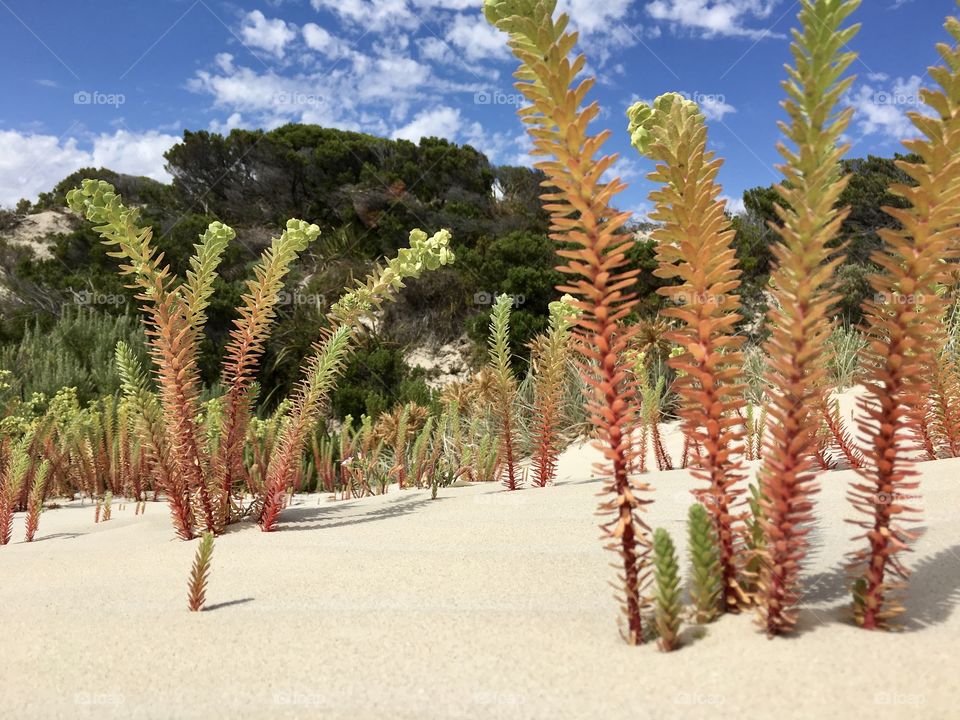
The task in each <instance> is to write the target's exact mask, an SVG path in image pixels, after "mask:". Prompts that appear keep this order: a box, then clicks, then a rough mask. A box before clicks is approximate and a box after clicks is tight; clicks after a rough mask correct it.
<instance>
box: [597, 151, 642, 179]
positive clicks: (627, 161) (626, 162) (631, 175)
mask: <svg viewBox="0 0 960 720" xmlns="http://www.w3.org/2000/svg"><path fill="white" fill-rule="evenodd" d="M640 175H641V171H640V168H639V167H638V166H637V163H636V161H635V160H633V158H631V157H628V156H626V155H623V156H621V157H619V158H617V161H616V162H615V163H614V164H613V165H611V166H610V169H609V170H607V171H606V172H605V173H604V174H603V178H602V179H603V182H610V181H612V180H613V179H614V178H620V179H621V180H622V181H624V182H630V181H632V180H636V179H638V178H639V177H640Z"/></svg>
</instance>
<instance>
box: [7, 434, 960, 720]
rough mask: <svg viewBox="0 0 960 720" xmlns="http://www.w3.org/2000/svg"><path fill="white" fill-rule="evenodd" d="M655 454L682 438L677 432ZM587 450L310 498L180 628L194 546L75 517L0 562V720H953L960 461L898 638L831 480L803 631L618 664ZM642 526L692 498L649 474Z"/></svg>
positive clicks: (228, 571) (933, 478) (121, 524)
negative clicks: (530, 471)
mask: <svg viewBox="0 0 960 720" xmlns="http://www.w3.org/2000/svg"><path fill="white" fill-rule="evenodd" d="M670 440H671V442H673V441H675V438H670ZM595 459H596V454H595V453H594V451H592V450H590V449H586V448H572V449H571V450H569V451H568V452H567V453H566V454H565V455H564V457H563V462H562V464H561V471H560V476H561V477H560V482H559V483H558V484H557V485H556V486H554V487H551V488H547V489H542V490H540V489H527V490H522V491H519V492H515V493H507V492H503V491H501V490H500V489H499V488H498V487H496V486H492V485H486V486H479V485H478V486H470V487H463V488H449V489H445V490H442V491H441V495H440V498H439V499H438V500H436V501H431V500H430V497H429V493H427V492H421V491H402V492H399V491H397V490H396V489H394V490H392V491H391V492H389V493H388V494H387V495H386V496H382V497H375V498H367V499H364V500H356V501H348V502H336V503H333V502H327V501H326V500H324V501H323V502H321V503H318V501H317V499H316V497H309V498H308V497H298V498H296V500H295V505H294V506H293V507H292V508H290V510H289V511H288V512H287V513H286V514H285V515H284V523H283V528H282V531H281V532H277V533H274V534H271V535H266V534H263V533H260V532H259V531H258V530H257V529H256V528H255V527H252V526H241V527H238V528H237V529H235V530H233V531H232V532H230V533H228V534H226V535H225V536H223V537H221V538H219V539H218V540H217V544H216V550H215V552H214V564H213V575H212V578H211V583H210V588H209V593H208V605H209V608H208V611H206V612H203V613H189V612H187V610H186V593H185V590H186V578H187V573H188V570H189V567H190V563H191V561H192V557H193V553H194V550H195V547H196V542H191V543H184V542H180V541H177V540H175V539H174V538H173V534H172V532H171V529H170V525H169V522H168V518H167V513H166V509H165V506H163V505H161V504H150V505H149V506H148V508H147V512H146V514H145V515H144V516H142V517H134V515H133V509H132V506H128V507H127V508H126V509H125V510H123V511H115V513H114V519H112V520H111V521H110V522H108V523H101V524H99V525H94V524H93V508H92V507H91V506H90V505H89V504H88V505H86V506H85V507H80V506H79V505H78V504H77V503H71V504H70V505H68V506H65V507H63V508H61V509H57V510H51V511H48V512H46V513H45V514H44V515H43V518H42V521H41V525H40V532H39V534H38V540H37V541H36V542H34V543H33V544H31V545H26V544H23V543H22V542H20V538H21V537H22V532H23V529H22V523H23V520H22V518H19V517H18V518H17V525H16V528H15V534H14V537H15V542H14V544H11V545H9V546H7V547H4V548H0V622H2V626H3V628H4V631H5V632H4V635H5V639H4V642H3V651H2V655H0V687H2V688H3V703H4V706H3V714H4V716H5V717H11V718H41V717H42V718H51V717H62V718H84V717H106V718H110V717H118V718H121V717H122V718H169V717H174V716H176V717H189V718H220V717H222V718H264V717H270V718H286V717H290V718H300V717H303V718H306V717H311V718H312V717H323V718H372V717H383V718H631V720H638V719H642V718H720V717H722V718H777V719H778V720H789V719H792V718H798V719H799V718H813V717H823V718H848V717H857V716H861V715H869V716H870V717H876V718H887V717H890V718H900V717H902V718H918V717H921V718H951V717H958V716H960V710H958V708H957V701H958V698H960V680H958V674H957V672H956V658H957V650H956V648H957V646H958V644H960V611H958V610H957V608H956V604H957V603H958V602H960V522H958V498H960V460H950V461H940V462H936V463H926V464H924V465H923V466H922V467H923V471H924V488H923V495H924V500H923V503H922V504H923V506H924V508H925V510H924V523H923V525H924V527H925V532H924V534H923V537H922V539H921V540H920V541H919V542H918V543H917V546H916V552H915V553H914V554H913V555H912V556H911V557H910V563H911V565H912V567H913V568H914V569H915V571H916V572H915V576H914V579H913V583H912V585H911V593H910V596H909V597H908V598H907V608H908V615H907V619H908V626H907V628H906V631H905V632H902V633H898V634H883V633H870V632H866V631H863V630H860V629H857V628H855V627H853V626H852V625H850V624H849V622H848V621H847V616H846V610H847V606H848V594H847V590H846V579H845V576H844V573H843V571H842V568H841V564H842V561H843V556H844V554H845V553H846V552H848V551H849V550H851V549H852V547H853V545H852V543H851V541H850V537H851V536H852V535H853V534H854V533H853V532H852V530H853V529H854V528H852V527H851V526H849V525H847V524H846V523H844V522H843V521H844V518H846V517H849V516H850V511H849V508H848V505H847V503H846V501H845V499H844V492H845V486H846V484H847V482H848V481H849V480H850V478H851V474H850V473H849V472H835V473H829V474H826V475H825V476H824V477H823V492H822V493H821V494H820V496H819V499H818V506H819V509H818V515H819V518H820V524H819V526H818V529H817V530H816V533H815V542H816V544H817V550H816V553H815V557H814V558H813V559H812V561H811V562H810V565H809V567H808V570H807V578H808V597H807V603H808V604H807V609H806V610H804V612H803V615H802V620H801V632H800V633H799V634H798V636H796V637H794V638H790V639H778V640H772V641H771V640H767V639H766V637H765V636H764V635H762V634H761V633H760V632H759V631H758V630H756V629H755V627H754V626H753V625H752V621H753V618H752V616H740V617H725V618H722V619H721V620H720V621H719V622H717V623H714V624H712V625H710V626H707V627H706V628H688V629H687V630H686V631H685V633H684V640H685V644H684V647H683V648H682V649H681V650H679V651H678V652H675V653H672V654H663V653H660V652H658V651H657V650H656V649H655V647H654V646H653V645H648V646H645V647H640V648H635V647H628V646H626V645H625V644H624V643H623V642H622V641H621V640H620V637H619V636H618V634H617V628H616V624H615V618H616V614H617V608H616V604H615V602H614V600H613V599H612V597H611V590H610V589H609V587H608V586H607V581H608V580H611V579H612V578H613V570H612V569H610V568H609V566H608V563H609V562H610V561H611V560H612V559H613V556H612V554H610V553H606V552H604V551H603V550H602V549H601V547H600V542H599V541H598V539H597V538H598V532H597V529H596V522H597V518H596V517H595V516H594V515H593V512H594V508H595V506H596V497H595V495H596V492H597V489H598V486H597V483H596V482H595V481H591V478H590V470H589V468H590V466H591V463H592V462H593V461H594V460H595ZM647 477H648V478H649V480H650V481H651V482H652V483H653V484H654V485H655V486H656V493H655V496H656V502H655V504H654V505H652V506H651V511H650V512H649V513H648V519H649V522H650V524H651V525H652V526H665V527H667V528H669V529H670V531H671V532H672V533H673V534H674V538H675V539H676V540H677V542H678V545H679V546H680V549H681V551H682V547H683V545H684V542H683V530H684V525H683V522H682V519H683V518H684V515H685V512H686V509H687V506H688V505H689V503H690V496H689V488H690V487H691V481H690V478H689V475H688V474H687V473H686V472H685V471H674V472H665V473H657V474H651V475H648V476H647Z"/></svg>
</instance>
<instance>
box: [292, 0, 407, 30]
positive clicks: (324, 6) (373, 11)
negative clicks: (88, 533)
mask: <svg viewBox="0 0 960 720" xmlns="http://www.w3.org/2000/svg"><path fill="white" fill-rule="evenodd" d="M310 4H311V5H312V6H313V8H314V10H318V11H319V10H326V11H328V12H332V13H334V14H335V15H336V16H337V17H338V18H339V19H340V20H342V21H344V22H347V23H350V24H352V25H356V26H361V27H363V28H364V29H365V30H373V31H375V32H380V31H382V30H385V29H387V28H391V27H393V28H396V27H404V28H414V27H416V26H417V25H418V24H419V21H418V19H417V15H416V13H414V12H413V11H412V10H411V8H410V7H409V6H408V5H407V0H310Z"/></svg>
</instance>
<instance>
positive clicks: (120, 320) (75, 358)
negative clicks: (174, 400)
mask: <svg viewBox="0 0 960 720" xmlns="http://www.w3.org/2000/svg"><path fill="white" fill-rule="evenodd" d="M120 340H123V341H124V342H126V343H127V344H128V345H129V346H130V347H131V348H134V350H135V352H137V353H138V354H139V355H140V356H141V359H142V360H143V361H145V360H146V349H145V346H144V334H143V329H142V326H141V324H140V321H139V319H138V318H136V317H134V316H133V315H130V314H128V315H118V316H111V315H107V314H104V313H102V312H98V311H97V310H94V309H90V308H82V307H68V308H67V309H66V310H65V311H64V313H63V315H62V316H61V317H60V318H59V319H58V320H57V321H56V322H53V323H52V324H47V323H44V322H43V321H42V320H41V319H37V320H36V321H34V322H33V323H32V324H30V325H28V326H27V327H26V328H25V329H24V333H23V337H22V339H21V340H20V341H19V342H18V343H11V344H8V345H5V346H2V347H0V370H7V371H9V373H10V376H9V377H10V382H9V384H10V385H11V386H12V388H11V389H10V391H9V392H11V393H12V394H14V395H16V396H19V397H20V399H21V400H26V399H28V398H30V397H31V396H32V395H34V394H35V393H42V394H43V395H45V396H46V397H47V398H51V397H53V396H54V395H55V394H56V393H57V391H58V390H60V389H61V388H64V387H72V388H76V389H77V398H78V399H79V401H80V402H81V403H82V404H83V403H86V402H88V401H91V400H95V399H97V398H99V397H102V396H104V395H112V394H114V393H116V392H117V391H118V390H119V388H120V378H119V376H118V374H117V371H116V367H115V366H114V348H116V345H117V342H118V341H120Z"/></svg>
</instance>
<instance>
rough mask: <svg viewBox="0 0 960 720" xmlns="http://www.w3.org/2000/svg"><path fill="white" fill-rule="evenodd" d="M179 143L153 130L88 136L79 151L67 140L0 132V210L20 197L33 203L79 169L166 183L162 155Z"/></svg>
mask: <svg viewBox="0 0 960 720" xmlns="http://www.w3.org/2000/svg"><path fill="white" fill-rule="evenodd" d="M179 140H180V138H178V137H176V136H173V135H167V134H164V133H160V132H157V131H155V130H151V131H148V132H145V133H131V132H129V131H127V130H117V131H116V132H115V133H113V134H112V135H111V134H108V133H102V134H100V135H97V136H95V137H93V138H92V139H91V140H89V141H88V142H87V143H86V144H88V145H89V149H82V148H81V147H80V141H79V140H78V139H77V138H73V137H71V138H66V139H60V138H57V137H54V136H53V135H40V134H25V133H19V132H16V131H14V130H0V205H13V204H15V203H16V202H17V200H19V199H20V198H22V197H25V198H28V199H30V200H34V199H36V197H37V195H39V194H40V193H41V192H47V191H49V190H50V189H51V188H52V187H53V186H54V185H56V184H57V183H58V182H60V181H61V180H62V179H63V178H65V177H66V176H67V175H69V174H70V173H72V172H74V171H75V170H79V169H80V168H82V167H108V168H110V169H111V170H116V171H117V172H121V173H128V174H130V175H145V176H147V177H150V178H153V179H154V180H160V181H162V182H169V180H170V176H169V175H168V174H167V172H166V170H164V167H163V166H164V159H163V153H164V152H166V151H167V150H168V149H169V148H170V147H172V146H173V145H175V144H176V143H177V142H179Z"/></svg>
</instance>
